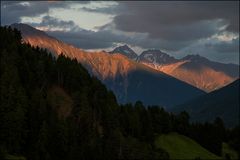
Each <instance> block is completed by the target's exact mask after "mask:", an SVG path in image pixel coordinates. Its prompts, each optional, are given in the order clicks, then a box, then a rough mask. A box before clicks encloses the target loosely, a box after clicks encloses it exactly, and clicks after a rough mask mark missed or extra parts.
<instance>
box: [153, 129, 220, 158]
mask: <svg viewBox="0 0 240 160" xmlns="http://www.w3.org/2000/svg"><path fill="white" fill-rule="evenodd" d="M155 145H156V146H157V147H160V148H162V149H164V150H166V151H167V152H168V153H169V155H170V158H171V159H195V158H197V157H200V158H201V159H221V157H218V156H216V155H214V154H213V153H211V152H209V151H208V150H206V149H205V148H203V147H201V146H200V145H199V144H198V143H196V142H195V141H194V140H192V139H190V138H188V137H186V136H183V135H179V134H177V133H170V134H168V135H161V136H159V137H158V138H157V139H156V141H155Z"/></svg>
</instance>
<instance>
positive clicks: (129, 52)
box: [110, 44, 138, 59]
mask: <svg viewBox="0 0 240 160" xmlns="http://www.w3.org/2000/svg"><path fill="white" fill-rule="evenodd" d="M110 53H120V54H123V55H125V56H127V57H128V58H130V59H135V58H137V56H138V55H137V54H136V53H135V52H134V51H133V50H132V49H131V48H130V47H129V46H128V45H126V44H125V45H122V46H119V47H116V48H115V49H114V50H113V51H111V52H110Z"/></svg>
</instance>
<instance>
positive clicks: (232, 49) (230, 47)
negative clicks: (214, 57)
mask: <svg viewBox="0 0 240 160" xmlns="http://www.w3.org/2000/svg"><path fill="white" fill-rule="evenodd" d="M205 46H206V48H207V49H211V50H214V51H216V52H218V53H238V52H239V37H238V38H235V39H233V40H231V41H229V42H219V43H216V44H213V43H207V44H205Z"/></svg>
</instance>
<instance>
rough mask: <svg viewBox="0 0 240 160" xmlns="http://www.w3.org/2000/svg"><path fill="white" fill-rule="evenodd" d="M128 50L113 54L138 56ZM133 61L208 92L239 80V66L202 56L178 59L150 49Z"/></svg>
mask: <svg viewBox="0 0 240 160" xmlns="http://www.w3.org/2000/svg"><path fill="white" fill-rule="evenodd" d="M119 48H124V50H121V49H119ZM127 48H129V47H126V46H124V47H123V46H122V47H121V46H120V47H118V49H114V50H113V51H112V52H111V53H120V54H123V55H126V52H131V55H137V54H136V53H135V52H134V53H133V52H132V50H128V51H127ZM128 57H129V58H131V56H128ZM132 59H133V60H135V61H137V62H138V63H141V64H144V65H146V66H148V67H151V68H153V69H156V70H158V71H161V72H164V73H166V74H168V75H171V76H173V77H175V78H177V79H179V80H182V81H184V82H186V83H188V84H191V85H193V86H195V87H197V88H199V89H201V90H204V91H206V92H211V91H213V90H216V89H219V88H221V87H223V86H226V85H227V84H229V83H231V82H233V81H234V80H236V79H237V78H239V66H238V65H235V64H224V63H219V62H214V61H211V60H209V59H207V58H205V57H202V56H200V55H187V56H185V57H183V58H181V59H176V58H174V57H172V56H169V55H168V54H167V53H164V52H162V51H160V50H157V49H150V50H146V51H143V52H142V53H141V54H140V55H139V56H137V57H136V56H135V57H134V58H132Z"/></svg>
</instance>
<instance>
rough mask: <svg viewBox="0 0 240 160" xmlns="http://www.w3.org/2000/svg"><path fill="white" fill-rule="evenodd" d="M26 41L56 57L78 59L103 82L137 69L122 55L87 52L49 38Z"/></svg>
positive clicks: (133, 63)
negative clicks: (61, 55) (62, 56)
mask: <svg viewBox="0 0 240 160" xmlns="http://www.w3.org/2000/svg"><path fill="white" fill-rule="evenodd" d="M24 41H25V42H28V43H30V44H31V45H32V46H39V47H41V48H46V49H48V50H49V51H51V52H52V53H54V55H55V56H58V55H60V54H63V55H65V56H67V57H70V58H76V59H77V60H78V61H79V62H80V63H82V64H83V65H84V66H87V67H88V68H91V71H92V72H93V73H94V75H97V76H98V77H100V78H101V79H103V80H104V79H106V78H115V76H116V75H117V74H120V75H122V76H126V75H127V73H128V72H129V71H131V70H133V69H134V68H136V65H135V62H133V61H132V60H129V59H128V58H127V57H125V56H123V55H121V54H108V53H106V52H86V51H84V50H81V49H78V48H75V47H73V46H71V45H68V44H65V43H62V42H61V41H58V40H56V39H53V38H49V37H38V36H26V37H24Z"/></svg>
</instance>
